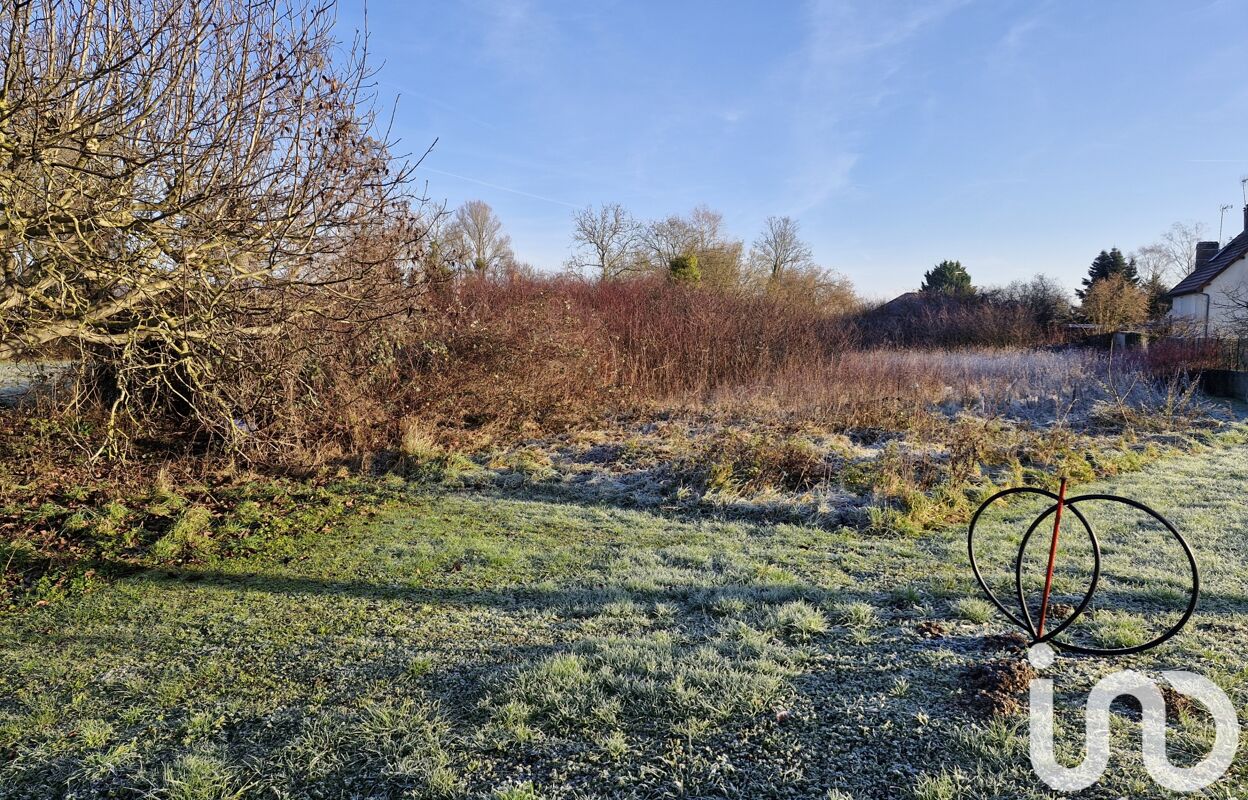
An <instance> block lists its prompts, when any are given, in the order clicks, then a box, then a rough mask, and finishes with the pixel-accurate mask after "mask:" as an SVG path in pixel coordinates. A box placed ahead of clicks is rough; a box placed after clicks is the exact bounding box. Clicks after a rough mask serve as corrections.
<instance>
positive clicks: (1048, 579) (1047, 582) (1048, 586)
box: [1036, 478, 1066, 637]
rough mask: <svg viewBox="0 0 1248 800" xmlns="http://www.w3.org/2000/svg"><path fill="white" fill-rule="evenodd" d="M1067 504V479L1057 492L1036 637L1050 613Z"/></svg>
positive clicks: (1040, 634)
mask: <svg viewBox="0 0 1248 800" xmlns="http://www.w3.org/2000/svg"><path fill="white" fill-rule="evenodd" d="M1065 502H1066V479H1065V478H1062V485H1061V486H1060V487H1059V488H1058V490H1057V511H1056V513H1054V515H1053V541H1052V543H1050V544H1049V571H1048V572H1047V573H1045V576H1044V598H1043V599H1042V600H1041V601H1040V625H1039V626H1038V627H1037V628H1036V636H1037V637H1040V636H1044V618H1045V616H1046V615H1047V614H1048V611H1049V592H1050V591H1052V589H1053V565H1054V564H1055V563H1056V562H1057V534H1058V531H1060V530H1061V529H1062V505H1063V504H1064V503H1065Z"/></svg>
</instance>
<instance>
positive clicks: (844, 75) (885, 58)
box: [787, 0, 970, 214]
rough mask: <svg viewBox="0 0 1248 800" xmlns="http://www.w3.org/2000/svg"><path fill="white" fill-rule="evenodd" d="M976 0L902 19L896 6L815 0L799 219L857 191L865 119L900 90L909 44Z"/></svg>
mask: <svg viewBox="0 0 1248 800" xmlns="http://www.w3.org/2000/svg"><path fill="white" fill-rule="evenodd" d="M969 1H970V0H941V1H940V2H931V3H924V4H920V5H919V6H917V7H915V8H912V9H911V10H909V11H905V12H901V13H898V12H897V11H896V9H895V7H894V6H893V5H892V4H891V3H889V4H885V3H875V2H870V3H866V2H848V1H847V0H813V2H811V3H810V5H809V6H808V7H807V13H806V39H805V41H804V43H803V46H802V47H801V49H800V50H799V51H798V53H797V57H796V63H790V64H789V65H788V67H787V69H789V70H791V71H792V74H794V75H796V79H797V102H796V103H795V105H794V111H793V113H792V119H791V122H790V124H791V126H792V131H793V134H792V141H793V154H792V155H793V159H792V163H793V171H792V173H791V174H790V177H789V180H788V184H789V189H790V191H791V192H792V197H791V202H792V208H791V212H792V213H795V214H799V213H801V212H803V211H806V210H809V209H811V208H814V207H815V206H818V205H820V204H822V203H823V202H825V201H826V200H827V199H829V198H830V197H832V196H833V195H834V194H836V193H838V192H840V191H843V190H845V189H846V188H847V187H849V186H850V185H851V180H852V172H853V169H854V167H855V166H856V165H857V164H858V163H859V161H860V158H861V154H860V150H861V137H862V136H863V131H864V128H865V127H866V125H865V121H864V118H865V117H867V116H868V115H870V114H871V113H872V112H873V111H875V110H877V109H878V108H879V107H880V106H881V105H882V104H883V103H884V101H885V100H886V99H887V98H888V96H889V95H890V94H891V93H892V92H893V91H895V84H896V82H897V79H898V78H899V77H900V76H901V75H902V74H903V73H904V72H905V68H906V66H907V63H908V54H907V48H906V46H907V45H908V44H910V43H911V42H912V41H913V39H914V38H915V37H917V36H919V35H920V34H922V33H923V32H925V31H926V30H928V29H929V28H931V27H932V26H934V25H935V24H937V23H938V22H940V21H941V20H943V19H945V18H946V17H948V16H949V15H950V14H952V13H953V12H955V11H957V10H958V9H959V8H961V7H963V6H965V5H967V4H968V2H969Z"/></svg>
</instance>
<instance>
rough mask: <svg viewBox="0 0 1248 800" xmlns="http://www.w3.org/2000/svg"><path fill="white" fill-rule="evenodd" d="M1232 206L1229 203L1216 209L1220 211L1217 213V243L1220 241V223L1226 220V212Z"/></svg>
mask: <svg viewBox="0 0 1248 800" xmlns="http://www.w3.org/2000/svg"><path fill="white" fill-rule="evenodd" d="M1234 207H1235V206H1233V205H1231V204H1230V203H1227V204H1225V205H1222V206H1219V207H1218V211H1220V212H1222V213H1221V214H1219V215H1218V244H1221V243H1222V225H1223V223H1225V222H1226V212H1228V211H1230V210H1231V209H1232V208H1234Z"/></svg>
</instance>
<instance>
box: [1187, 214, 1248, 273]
mask: <svg viewBox="0 0 1248 800" xmlns="http://www.w3.org/2000/svg"><path fill="white" fill-rule="evenodd" d="M1244 214H1245V219H1246V221H1248V210H1245V212H1244ZM1221 249H1222V246H1221V245H1220V244H1218V243H1217V242H1197V243H1196V266H1195V269H1200V268H1201V267H1203V266H1204V265H1206V264H1208V263H1209V262H1210V261H1212V260H1213V257H1214V256H1216V255H1217V254H1218V251H1219V250H1221Z"/></svg>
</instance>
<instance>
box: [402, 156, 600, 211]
mask: <svg viewBox="0 0 1248 800" xmlns="http://www.w3.org/2000/svg"><path fill="white" fill-rule="evenodd" d="M420 171H422V172H432V173H433V174H434V175H444V176H446V177H448V178H454V179H456V180H460V181H467V182H468V183H475V184H476V185H477V186H484V187H486V188H487V189H497V190H498V191H500V192H509V193H511V194H518V195H520V196H521V197H530V198H532V199H534V200H541V201H542V202H544V203H554V204H555V205H560V206H567V207H568V208H580V207H581V206H580V205H577V204H576V203H569V202H567V201H566V200H556V199H555V198H553V197H546V196H545V195H540V194H534V193H533V192H526V191H524V190H523V189H515V188H512V187H510V186H502V185H500V184H497V183H490V182H489V181H483V180H478V179H477V178H469V177H468V176H467V175H458V174H456V173H454V172H447V171H445V170H441V169H434V168H433V167H426V166H423V165H422V166H421V167H420ZM582 205H583V204H582Z"/></svg>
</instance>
